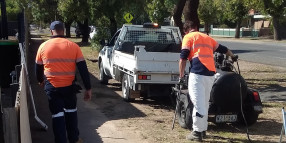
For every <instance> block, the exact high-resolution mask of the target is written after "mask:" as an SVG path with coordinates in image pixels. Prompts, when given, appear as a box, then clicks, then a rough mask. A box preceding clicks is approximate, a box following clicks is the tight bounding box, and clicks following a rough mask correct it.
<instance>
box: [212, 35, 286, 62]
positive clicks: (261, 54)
mask: <svg viewBox="0 0 286 143" xmlns="http://www.w3.org/2000/svg"><path fill="white" fill-rule="evenodd" d="M217 41H218V42H219V43H220V44H222V45H225V46H227V47H228V48H229V49H231V50H232V51H233V53H235V54H238V55H239V59H242V60H245V61H249V62H255V63H261V64H268V65H275V66H280V67H286V62H285V60H286V56H285V55H286V42H285V41H282V42H277V41H273V40H267V41H266V40H264V41H263V40H243V39H240V40H236V39H228V38H217Z"/></svg>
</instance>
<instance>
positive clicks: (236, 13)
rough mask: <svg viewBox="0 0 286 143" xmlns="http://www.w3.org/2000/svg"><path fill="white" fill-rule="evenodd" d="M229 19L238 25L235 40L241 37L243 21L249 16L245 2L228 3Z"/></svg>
mask: <svg viewBox="0 0 286 143" xmlns="http://www.w3.org/2000/svg"><path fill="white" fill-rule="evenodd" d="M226 5H227V17H228V19H229V20H231V21H233V22H235V23H236V29H235V38H239V37H240V27H241V21H242V19H243V18H244V16H246V14H247V12H248V11H247V9H246V7H245V5H244V3H243V0H230V1H228V2H227V4H226Z"/></svg>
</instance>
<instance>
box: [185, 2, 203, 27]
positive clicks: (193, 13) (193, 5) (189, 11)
mask: <svg viewBox="0 0 286 143" xmlns="http://www.w3.org/2000/svg"><path fill="white" fill-rule="evenodd" d="M199 4H200V0H187V2H186V7H185V9H184V16H185V20H186V21H193V22H194V23H195V25H196V26H197V30H199V27H200V20H199V16H198V8H199Z"/></svg>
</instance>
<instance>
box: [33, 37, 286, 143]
mask: <svg viewBox="0 0 286 143" xmlns="http://www.w3.org/2000/svg"><path fill="white" fill-rule="evenodd" d="M74 40H77V39H73V41H74ZM79 41H80V40H78V41H75V42H79ZM81 48H82V51H83V53H84V55H85V58H86V59H87V65H88V68H89V72H90V73H91V82H92V88H93V95H94V96H95V97H93V100H92V101H91V102H90V104H93V105H95V106H96V110H99V111H100V112H101V113H102V114H103V115H104V116H105V117H104V118H106V120H104V123H102V124H101V126H100V127H99V128H98V129H97V133H99V135H100V138H101V140H102V141H103V142H107V143H109V142H116V143H126V142H132V141H134V142H140V143H155V142H156V143H174V142H179V143H187V142H189V141H187V140H186V139H185V137H186V135H187V134H188V133H189V132H190V131H189V130H187V129H183V128H181V127H180V126H179V125H178V123H177V122H176V124H175V128H174V130H171V124H172V119H173V115H174V105H173V104H172V102H171V100H170V99H169V97H164V98H158V99H148V100H143V99H138V100H136V101H135V102H133V103H127V102H124V101H123V100H122V98H121V84H120V83H119V82H117V81H114V80H110V81H109V84H108V85H102V84H100V83H99V81H98V77H99V71H98V64H97V63H96V62H95V61H96V59H97V55H98V52H97V51H94V50H91V49H90V47H89V46H83V47H81ZM35 51H36V50H35ZM33 60H34V59H33ZM239 64H240V70H241V74H242V75H243V77H244V78H245V80H246V82H247V84H248V86H250V87H252V88H255V89H257V90H259V92H260V93H266V94H265V97H269V96H272V94H274V93H275V94H276V93H277V94H281V95H283V94H285V91H286V90H285V87H286V81H285V79H286V72H285V71H286V70H285V68H280V67H274V66H267V65H262V64H256V63H249V62H245V61H239ZM31 69H34V68H31ZM268 93H271V95H270V94H268ZM275 97H279V96H275ZM282 97H283V96H282ZM282 97H281V98H282ZM279 98H280V97H279ZM284 98H285V97H284ZM266 99H268V98H266ZM269 99H274V97H273V98H269ZM44 101H46V100H44ZM282 101H283V100H282ZM37 103H38V102H37ZM263 106H264V108H263V110H264V112H263V113H262V114H260V116H259V119H258V121H257V123H256V124H254V125H253V126H251V127H249V128H248V129H249V134H250V138H251V140H252V141H253V142H265V143H266V142H278V141H279V135H280V131H281V126H282V114H281V108H282V107H284V106H286V103H285V102H263ZM46 120H48V119H46ZM37 126H38V125H37ZM111 130H112V131H111ZM83 132H84V131H83ZM106 134H109V135H110V136H112V137H113V138H112V139H111V138H106V136H105V135H106ZM119 134H120V135H119ZM207 135H208V136H209V138H208V139H206V140H205V142H241V143H244V142H247V136H246V128H245V127H244V126H239V125H232V124H213V123H209V128H208V133H207ZM122 137H124V139H123V138H122Z"/></svg>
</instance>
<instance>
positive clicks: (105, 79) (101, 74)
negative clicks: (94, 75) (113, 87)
mask: <svg viewBox="0 0 286 143" xmlns="http://www.w3.org/2000/svg"><path fill="white" fill-rule="evenodd" d="M99 71H100V72H99V82H100V83H101V84H108V77H107V75H106V74H105V73H104V70H103V64H102V62H100V67H99Z"/></svg>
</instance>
